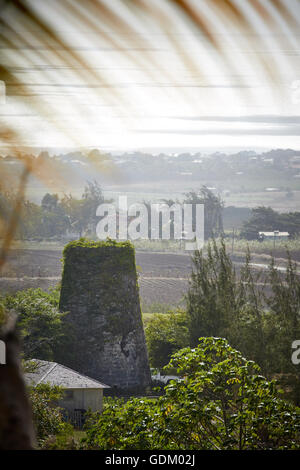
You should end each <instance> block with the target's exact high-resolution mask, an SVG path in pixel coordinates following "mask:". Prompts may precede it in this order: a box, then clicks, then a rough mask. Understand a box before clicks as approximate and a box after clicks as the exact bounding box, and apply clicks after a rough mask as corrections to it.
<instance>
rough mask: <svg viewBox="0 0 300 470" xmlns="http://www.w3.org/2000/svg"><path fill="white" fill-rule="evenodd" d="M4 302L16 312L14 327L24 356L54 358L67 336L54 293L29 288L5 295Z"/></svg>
mask: <svg viewBox="0 0 300 470" xmlns="http://www.w3.org/2000/svg"><path fill="white" fill-rule="evenodd" d="M3 303H4V305H5V307H6V308H7V309H8V310H13V311H15V312H16V313H17V315H18V320H17V327H18V331H19V333H20V335H21V338H22V342H23V353H24V357H25V358H26V359H32V358H36V359H44V360H53V359H54V356H55V353H56V351H57V349H58V348H59V347H60V346H61V345H62V343H63V341H64V338H65V336H66V330H65V327H64V326H63V323H62V321H61V320H62V317H63V315H64V314H62V313H60V312H59V310H58V303H57V298H56V296H55V294H54V295H52V294H51V293H47V292H44V291H42V290H41V289H28V290H25V291H20V292H17V293H16V294H14V295H13V296H7V297H6V298H4V299H3Z"/></svg>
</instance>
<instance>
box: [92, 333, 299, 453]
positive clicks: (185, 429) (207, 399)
mask: <svg viewBox="0 0 300 470" xmlns="http://www.w3.org/2000/svg"><path fill="white" fill-rule="evenodd" d="M168 367H177V372H178V374H179V375H181V376H183V377H184V379H183V380H181V381H180V382H175V381H172V382H171V384H170V385H168V386H167V387H166V388H165V392H166V393H165V395H164V396H162V397H159V398H158V399H157V400H141V399H131V400H129V401H127V402H124V401H122V400H109V401H108V402H107V405H106V406H105V408H104V411H103V414H102V415H99V414H92V415H91V417H90V419H89V420H88V422H87V430H86V433H87V437H86V439H85V442H84V445H85V448H87V449H105V450H115V449H118V450H139V449H151V450H154V449H167V450H169V449H175V450H178V449H182V450H190V449H192V450H196V449H199V450H221V449H240V450H247V449H267V450H271V449H300V414H299V413H300V411H299V409H298V408H296V407H295V406H293V405H291V404H289V403H286V402H285V401H283V400H282V399H281V398H280V397H279V392H278V390H277V388H276V384H275V382H274V381H272V382H268V381H267V380H266V379H265V378H264V377H263V376H262V375H260V368H259V367H258V366H257V365H256V364H255V363H254V362H253V361H248V360H246V359H245V358H244V357H243V356H242V354H241V353H240V352H239V351H237V350H235V349H233V348H231V347H230V345H229V344H228V342H227V341H226V340H224V339H221V338H200V340H199V344H198V346H197V347H196V348H194V349H190V348H185V349H182V350H180V351H179V352H177V353H176V354H175V355H174V356H173V357H172V359H171V361H170V364H169V365H168Z"/></svg>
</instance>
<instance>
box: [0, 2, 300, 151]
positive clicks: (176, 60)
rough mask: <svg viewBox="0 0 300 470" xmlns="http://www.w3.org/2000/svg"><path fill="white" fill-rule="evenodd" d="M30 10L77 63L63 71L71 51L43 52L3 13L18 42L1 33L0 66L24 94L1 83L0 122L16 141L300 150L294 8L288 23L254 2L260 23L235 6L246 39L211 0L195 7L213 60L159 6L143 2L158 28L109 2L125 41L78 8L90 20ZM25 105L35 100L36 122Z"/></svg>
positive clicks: (297, 11) (26, 29)
mask: <svg viewBox="0 0 300 470" xmlns="http://www.w3.org/2000/svg"><path fill="white" fill-rule="evenodd" d="M29 3H30V4H31V5H33V7H34V8H36V9H37V11H38V12H39V14H40V15H41V16H42V17H43V18H44V19H46V20H47V22H48V23H49V24H50V25H51V27H52V28H54V29H55V31H56V32H57V34H58V35H59V37H60V38H61V39H63V41H64V42H66V43H67V44H68V45H69V47H70V49H71V51H73V52H76V54H77V56H78V57H80V58H81V59H82V63H81V64H80V65H79V64H78V63H76V62H74V61H73V62H74V63H73V64H72V65H71V64H70V51H68V50H65V49H63V48H62V49H59V48H58V49H57V47H56V48H55V50H54V51H52V50H51V44H50V46H49V47H48V46H47V45H45V43H44V42H42V40H40V38H39V34H37V33H35V32H34V31H32V30H31V29H30V26H28V25H24V24H23V23H21V22H18V18H16V17H13V15H11V22H12V24H13V25H14V28H15V29H16V30H17V32H18V33H19V34H20V37H21V38H22V39H23V41H22V40H21V39H20V38H19V39H15V38H14V37H13V35H11V34H9V35H8V36H9V37H10V36H11V39H12V40H13V42H15V47H13V48H10V49H8V48H4V47H2V48H1V49H2V50H1V57H2V59H1V62H2V63H3V64H5V65H6V66H8V67H9V70H10V71H11V72H12V73H13V74H14V76H15V77H16V78H18V80H20V81H21V82H22V84H23V85H24V88H25V90H26V91H25V93H24V88H23V89H22V90H21V89H20V88H19V87H17V86H15V85H14V84H13V83H8V84H6V85H7V89H6V92H7V96H6V102H5V103H4V101H2V104H1V108H0V117H1V118H2V119H3V120H5V122H6V123H9V124H11V125H12V126H13V127H14V128H15V129H17V130H19V132H20V133H21V142H22V143H23V144H24V145H37V146H44V147H46V146H55V147H59V146H66V145H71V146H73V145H78V144H80V145H82V146H97V147H103V148H107V147H108V148H117V149H118V148H119V149H127V148H146V147H161V148H163V147H199V148H201V147H213V148H215V147H220V148H221V147H223V146H225V147H234V146H236V147H249V148H254V147H272V148H274V147H290V148H298V149H300V56H299V53H300V49H299V45H300V36H299V34H300V33H299V31H300V29H299V28H297V26H299V24H298V25H297V21H300V2H299V1H298V0H285V2H284V3H285V4H286V5H287V6H288V7H289V8H290V12H291V14H292V15H293V17H294V24H292V25H291V24H289V23H288V22H287V21H286V19H285V18H282V17H280V15H279V14H278V11H277V10H275V9H274V8H273V2H272V1H271V0H261V3H262V4H263V5H264V7H265V8H266V9H267V11H269V13H270V15H271V17H272V20H273V22H272V25H271V26H270V25H269V24H268V25H267V24H266V23H265V22H264V21H263V20H262V19H260V18H259V17H258V16H257V15H256V14H255V12H254V10H253V9H252V8H251V0H249V1H248V0H243V1H238V0H236V4H237V5H238V6H239V8H241V9H242V10H243V11H244V13H245V14H246V15H247V17H248V19H249V23H250V24H252V26H253V28H254V29H255V34H251V35H250V34H246V33H244V32H241V31H240V30H238V29H232V25H230V24H229V23H228V21H227V19H226V18H225V17H222V16H220V15H219V14H217V13H216V12H215V11H214V9H213V8H209V5H211V2H207V1H204V0H200V1H198V2H197V4H198V5H199V7H200V10H199V11H200V12H201V15H203V18H205V19H206V20H207V23H208V24H209V28H210V30H211V33H212V35H213V36H214V38H215V39H216V41H217V42H218V43H219V44H221V45H222V53H221V55H218V54H217V53H216V51H215V50H214V49H213V48H212V47H211V45H210V44H208V43H207V41H206V39H205V38H204V37H203V36H202V35H201V34H199V33H198V32H197V31H195V30H194V29H193V28H191V26H190V25H189V24H187V23H185V22H184V21H183V20H182V18H181V17H178V15H177V16H176V15H175V14H173V13H172V11H169V9H168V5H167V3H166V2H165V1H164V0H153V4H155V5H156V4H157V5H159V7H160V8H163V12H165V13H166V17H167V18H168V21H169V23H168V21H167V23H166V22H164V24H163V25H161V24H160V22H159V21H156V22H155V21H153V20H151V19H150V18H148V17H147V16H146V15H145V16H142V15H139V16H138V17H136V16H135V15H134V12H132V11H131V10H130V9H127V3H128V2H126V1H121V0H111V1H110V2H109V5H110V8H112V10H113V11H115V12H118V13H119V14H120V15H121V16H122V17H123V18H125V20H126V21H127V22H128V24H130V25H131V27H132V33H131V34H128V31H124V30H122V29H120V28H119V27H118V26H116V27H115V28H114V27H113V26H112V25H111V24H109V23H106V22H105V18H101V17H100V16H99V17H97V16H96V15H93V12H89V11H88V10H84V2H82V8H83V10H82V19H83V16H84V15H87V16H86V18H88V21H89V23H86V22H85V23H84V22H83V21H80V20H78V18H77V17H75V16H74V14H73V13H74V12H75V10H74V11H73V10H72V9H69V10H66V9H65V6H66V2H65V1H59V2H58V1H56V0H51V1H50V0H44V1H43V2H40V1H37V0H34V1H31V2H29ZM69 3H72V2H69ZM95 3H97V2H96V0H95ZM194 3H195V2H194ZM74 8H75V6H74ZM9 14H10V13H9V11H8V13H7V19H8V21H9V20H10V17H9ZM264 64H266V68H264ZM266 70H268V72H269V73H266ZM33 103H42V109H43V113H42V114H43V116H42V117H41V116H40V114H41V113H40V112H39V111H38V110H37V109H36V107H33V106H32V105H33Z"/></svg>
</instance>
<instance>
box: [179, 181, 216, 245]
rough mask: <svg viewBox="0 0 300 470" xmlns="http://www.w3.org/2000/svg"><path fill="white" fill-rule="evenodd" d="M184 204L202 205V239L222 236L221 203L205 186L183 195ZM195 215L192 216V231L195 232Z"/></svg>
mask: <svg viewBox="0 0 300 470" xmlns="http://www.w3.org/2000/svg"><path fill="white" fill-rule="evenodd" d="M185 196H186V199H185V200H184V203H185V204H193V205H195V204H203V205H204V238H205V240H207V239H209V238H214V237H217V236H219V235H222V234H223V219H222V213H223V207H224V204H223V201H222V200H221V198H220V196H216V195H215V194H214V193H213V192H212V191H211V190H210V189H208V188H207V187H206V186H202V187H201V188H200V189H199V191H198V192H196V191H191V192H189V193H186V194H185ZM195 226H196V225H195V215H193V230H195Z"/></svg>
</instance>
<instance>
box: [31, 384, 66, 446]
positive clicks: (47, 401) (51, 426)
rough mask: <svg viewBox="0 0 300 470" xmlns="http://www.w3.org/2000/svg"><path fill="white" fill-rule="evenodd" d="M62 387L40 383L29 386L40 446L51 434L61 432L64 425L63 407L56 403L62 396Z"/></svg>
mask: <svg viewBox="0 0 300 470" xmlns="http://www.w3.org/2000/svg"><path fill="white" fill-rule="evenodd" d="M62 394H63V391H62V389H61V388H60V387H57V386H56V387H53V386H50V385H47V384H40V385H37V386H35V387H30V388H29V399H30V402H31V407H32V414H33V423H34V427H35V431H36V437H37V441H38V444H39V445H40V446H42V445H43V443H44V442H45V441H46V439H48V438H49V437H50V436H54V435H56V434H58V433H59V432H61V431H62V430H63V427H64V422H63V416H62V413H61V409H60V408H58V407H57V406H54V403H55V402H56V401H57V400H58V399H59V398H61V396H62Z"/></svg>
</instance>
